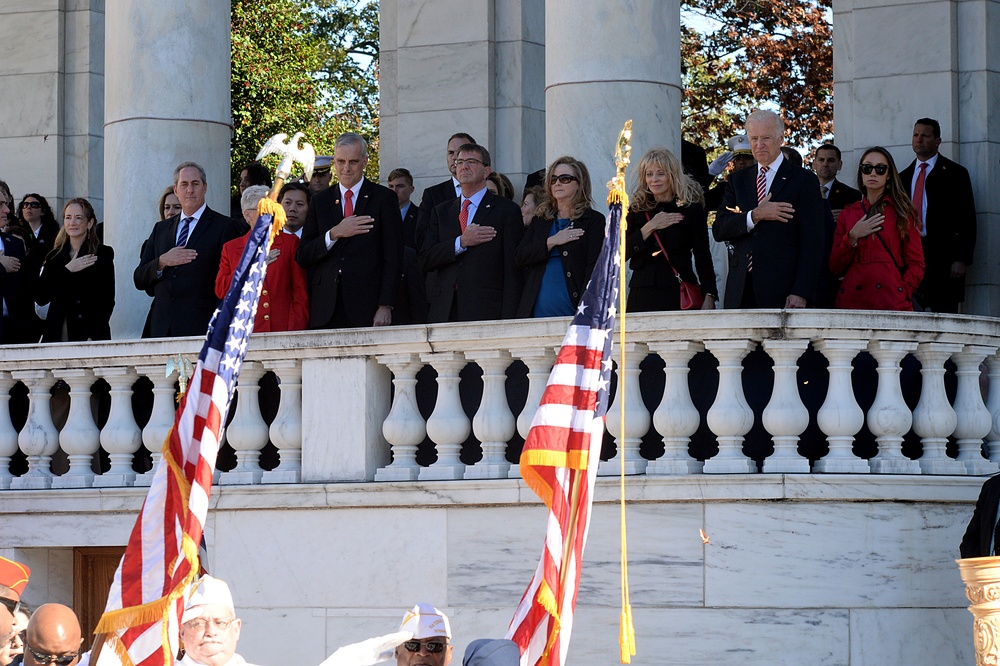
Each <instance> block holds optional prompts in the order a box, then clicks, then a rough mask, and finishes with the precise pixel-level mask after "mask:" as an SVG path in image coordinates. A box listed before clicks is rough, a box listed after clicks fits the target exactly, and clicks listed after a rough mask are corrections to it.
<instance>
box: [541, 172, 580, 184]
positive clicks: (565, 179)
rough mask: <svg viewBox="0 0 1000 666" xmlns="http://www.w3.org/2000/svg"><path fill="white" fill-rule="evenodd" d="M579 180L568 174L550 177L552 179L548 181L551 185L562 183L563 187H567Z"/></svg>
mask: <svg viewBox="0 0 1000 666" xmlns="http://www.w3.org/2000/svg"><path fill="white" fill-rule="evenodd" d="M579 180H580V179H579V178H577V177H576V176H571V175H570V174H568V173H564V174H560V175H558V176H552V178H551V179H550V180H549V182H550V183H552V184H555V183H562V184H563V185H569V184H570V183H575V182H577V181H579Z"/></svg>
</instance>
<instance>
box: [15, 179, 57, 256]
mask: <svg viewBox="0 0 1000 666" xmlns="http://www.w3.org/2000/svg"><path fill="white" fill-rule="evenodd" d="M17 220H18V223H19V224H20V225H21V226H22V227H24V228H25V229H30V230H31V233H32V235H33V236H34V237H35V243H34V245H35V247H37V249H38V256H39V257H44V256H45V255H46V254H48V253H49V251H50V250H51V249H52V244H53V243H54V242H55V240H56V234H58V233H59V223H58V222H56V216H55V214H54V213H53V212H52V207H51V206H49V202H48V201H46V200H45V197H43V196H42V195H40V194H35V193H34V192H32V193H30V194H25V195H24V198H23V199H21V203H20V205H19V206H18V207H17ZM35 247H32V248H29V250H28V251H29V253H30V252H32V251H33V250H34V249H35Z"/></svg>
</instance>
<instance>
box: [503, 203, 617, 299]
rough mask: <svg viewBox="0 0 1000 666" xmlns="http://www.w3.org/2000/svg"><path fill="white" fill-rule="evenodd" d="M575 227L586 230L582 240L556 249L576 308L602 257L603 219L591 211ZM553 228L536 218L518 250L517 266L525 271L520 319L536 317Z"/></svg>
mask: <svg viewBox="0 0 1000 666" xmlns="http://www.w3.org/2000/svg"><path fill="white" fill-rule="evenodd" d="M573 227H574V228H576V229H583V237H582V238H580V239H578V240H575V241H571V242H569V243H566V244H565V245H560V246H558V247H557V248H554V249H557V250H559V256H560V258H561V259H562V272H563V277H564V278H565V282H566V292H567V293H568V294H569V300H570V301H571V302H572V303H573V305H574V306H576V305H578V304H579V303H580V297H581V296H583V290H584V289H585V288H586V286H587V281H588V280H590V274H591V273H593V272H594V266H595V265H596V264H597V257H598V256H599V255H600V254H601V246H603V245H604V216H603V215H601V214H600V213H598V212H597V211H596V210H594V209H593V208H590V209H588V210H587V211H586V212H585V213H584V214H583V215H581V216H580V217H579V218H578V219H576V220H573ZM551 228H552V220H546V219H545V218H542V217H536V218H534V219H533V220H531V224H530V225H529V226H528V228H527V230H526V231H525V232H524V237H523V238H522V239H521V243H520V244H519V245H518V247H517V263H518V265H519V266H521V267H523V269H524V290H523V291H522V293H521V301H520V305H519V306H518V308H517V317H518V318H519V319H525V318H528V317H532V316H534V311H535V301H536V300H538V291H539V289H540V288H541V286H542V278H543V277H544V276H545V269H546V267H547V266H548V263H549V256H550V255H551V252H550V251H549V248H548V240H549V231H550V229H551Z"/></svg>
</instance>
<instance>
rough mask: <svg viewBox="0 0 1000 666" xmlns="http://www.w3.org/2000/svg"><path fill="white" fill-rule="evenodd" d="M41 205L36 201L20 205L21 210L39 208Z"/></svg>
mask: <svg viewBox="0 0 1000 666" xmlns="http://www.w3.org/2000/svg"><path fill="white" fill-rule="evenodd" d="M41 207H42V204H40V203H39V202H37V201H25V202H24V203H22V204H21V208H41Z"/></svg>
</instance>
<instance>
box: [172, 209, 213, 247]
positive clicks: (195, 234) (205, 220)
mask: <svg viewBox="0 0 1000 666" xmlns="http://www.w3.org/2000/svg"><path fill="white" fill-rule="evenodd" d="M214 217H215V214H214V213H213V212H212V209H211V208H206V209H205V212H204V213H202V214H201V217H200V218H198V224H196V225H194V231H192V232H191V235H190V236H188V239H187V243H186V244H185V247H186V246H188V245H192V246H193V245H196V244H197V243H198V241H199V240H200V239H201V237H202V235H203V234H204V233H205V230H206V229H208V227H209V225H210V224H212V220H213V218H214ZM178 219H179V218H178ZM174 238H177V224H174Z"/></svg>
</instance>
